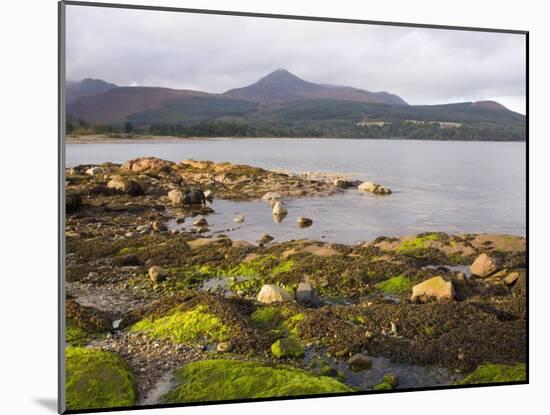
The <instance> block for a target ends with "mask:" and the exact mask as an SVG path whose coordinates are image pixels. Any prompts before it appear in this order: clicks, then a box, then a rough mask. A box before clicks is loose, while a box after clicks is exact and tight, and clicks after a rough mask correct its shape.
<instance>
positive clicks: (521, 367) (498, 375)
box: [460, 363, 527, 385]
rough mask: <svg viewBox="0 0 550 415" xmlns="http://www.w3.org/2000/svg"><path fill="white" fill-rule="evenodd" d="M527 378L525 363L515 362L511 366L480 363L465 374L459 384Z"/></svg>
mask: <svg viewBox="0 0 550 415" xmlns="http://www.w3.org/2000/svg"><path fill="white" fill-rule="evenodd" d="M526 379H527V371H526V366H525V363H517V364H515V365H513V366H508V365H497V364H485V365H480V366H478V367H477V369H476V370H474V371H473V372H472V373H470V374H469V375H468V376H466V377H465V378H464V379H463V380H462V381H461V382H460V384H461V385H469V384H483V383H500V382H518V381H525V380H526Z"/></svg>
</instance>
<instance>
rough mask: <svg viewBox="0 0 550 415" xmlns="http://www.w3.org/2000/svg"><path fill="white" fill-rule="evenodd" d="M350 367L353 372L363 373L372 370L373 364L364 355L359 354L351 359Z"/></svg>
mask: <svg viewBox="0 0 550 415" xmlns="http://www.w3.org/2000/svg"><path fill="white" fill-rule="evenodd" d="M348 366H349V369H350V370H351V371H352V372H361V371H362V370H367V369H370V367H371V366H372V362H371V360H370V359H369V358H368V357H367V356H365V355H364V354H362V353H357V354H354V355H353V356H351V357H350V358H349V360H348Z"/></svg>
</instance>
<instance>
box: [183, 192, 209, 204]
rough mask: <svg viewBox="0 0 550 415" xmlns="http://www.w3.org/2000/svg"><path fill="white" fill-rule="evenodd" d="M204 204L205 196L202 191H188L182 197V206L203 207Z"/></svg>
mask: <svg viewBox="0 0 550 415" xmlns="http://www.w3.org/2000/svg"><path fill="white" fill-rule="evenodd" d="M205 203H206V196H205V195H204V193H203V192H202V190H190V191H188V192H185V194H184V195H183V204H184V205H204V204H205Z"/></svg>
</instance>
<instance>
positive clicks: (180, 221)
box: [176, 216, 185, 225]
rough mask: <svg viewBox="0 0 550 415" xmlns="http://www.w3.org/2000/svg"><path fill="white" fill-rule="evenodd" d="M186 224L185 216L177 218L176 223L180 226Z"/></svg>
mask: <svg viewBox="0 0 550 415" xmlns="http://www.w3.org/2000/svg"><path fill="white" fill-rule="evenodd" d="M184 222H185V216H178V217H177V218H176V223H177V224H178V225H179V224H182V223H184Z"/></svg>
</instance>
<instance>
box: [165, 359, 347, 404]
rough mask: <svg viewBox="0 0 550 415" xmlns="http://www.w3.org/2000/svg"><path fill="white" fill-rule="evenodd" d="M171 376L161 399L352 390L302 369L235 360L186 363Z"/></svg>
mask: <svg viewBox="0 0 550 415" xmlns="http://www.w3.org/2000/svg"><path fill="white" fill-rule="evenodd" d="M174 377H175V380H176V381H177V382H178V386H177V387H176V388H175V389H173V390H172V391H171V392H168V393H167V394H166V395H165V396H164V397H163V400H164V402H167V403H179V402H197V401H219V400H232V399H250V398H268V397H276V396H300V395H314V394H324V393H342V392H352V391H353V389H352V388H350V387H348V386H346V385H344V384H342V383H340V382H338V381H337V380H335V379H332V378H330V377H326V376H316V375H313V374H311V373H308V372H306V371H305V370H301V369H294V368H290V367H287V366H282V365H281V366H268V365H264V364H262V363H256V362H243V361H236V360H205V361H201V362H194V363H189V364H187V365H185V366H183V367H182V368H181V369H178V370H177V371H176V372H175V376H174Z"/></svg>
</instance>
